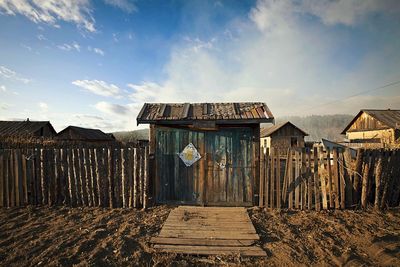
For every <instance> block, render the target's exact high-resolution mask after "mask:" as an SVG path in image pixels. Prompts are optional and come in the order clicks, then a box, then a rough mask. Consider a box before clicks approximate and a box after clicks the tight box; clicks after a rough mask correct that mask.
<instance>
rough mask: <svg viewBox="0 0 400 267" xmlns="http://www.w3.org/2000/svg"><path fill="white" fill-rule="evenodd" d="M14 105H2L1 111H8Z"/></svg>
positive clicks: (0, 105) (0, 106)
mask: <svg viewBox="0 0 400 267" xmlns="http://www.w3.org/2000/svg"><path fill="white" fill-rule="evenodd" d="M10 107H12V105H10V104H7V103H0V109H1V110H8V109H9V108H10Z"/></svg>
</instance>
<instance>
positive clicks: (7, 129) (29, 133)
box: [0, 119, 57, 139]
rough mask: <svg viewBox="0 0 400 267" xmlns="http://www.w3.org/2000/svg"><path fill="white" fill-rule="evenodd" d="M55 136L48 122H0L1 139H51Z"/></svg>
mask: <svg viewBox="0 0 400 267" xmlns="http://www.w3.org/2000/svg"><path fill="white" fill-rule="evenodd" d="M56 134H57V132H56V131H55V130H54V128H53V126H52V125H51V123H50V122H49V121H30V120H29V119H27V120H26V121H0V137H1V138H16V139H18V138H23V139H26V138H52V137H54V136H55V135H56Z"/></svg>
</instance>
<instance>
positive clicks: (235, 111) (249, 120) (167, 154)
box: [137, 103, 274, 206]
mask: <svg viewBox="0 0 400 267" xmlns="http://www.w3.org/2000/svg"><path fill="white" fill-rule="evenodd" d="M273 121H274V117H273V115H272V113H271V112H270V110H269V109H268V107H267V105H266V104H264V103H195V104H190V103H176V104H147V103H146V104H144V106H143V108H142V109H141V111H140V113H139V115H138V117H137V123H138V124H143V123H148V124H150V148H149V149H150V158H151V159H152V161H153V163H151V164H152V167H151V170H152V174H151V176H152V181H151V185H152V194H153V195H154V196H155V202H156V203H178V204H191V205H212V206H252V205H254V204H255V203H256V201H258V199H257V197H258V184H259V173H260V172H259V158H260V149H259V148H260V136H259V135H260V123H273Z"/></svg>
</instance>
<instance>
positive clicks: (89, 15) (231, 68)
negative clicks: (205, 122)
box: [0, 0, 400, 132]
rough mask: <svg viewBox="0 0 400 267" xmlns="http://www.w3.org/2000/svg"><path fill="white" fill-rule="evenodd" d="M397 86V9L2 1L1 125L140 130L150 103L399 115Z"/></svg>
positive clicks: (289, 2)
mask: <svg viewBox="0 0 400 267" xmlns="http://www.w3.org/2000/svg"><path fill="white" fill-rule="evenodd" d="M398 81H400V1H398V0H376V1H374V0H280V1H273V0H254V1H253V0H243V1H242V0H236V1H235V0H227V1H207V0H75V1H72V0H71V1H68V0H0V120H23V119H27V118H29V119H30V120H50V121H51V123H52V124H53V126H54V127H55V129H56V130H57V131H60V130H62V129H63V128H65V127H66V126H68V125H76V126H82V127H90V128H99V129H101V130H103V131H106V132H111V131H125V130H135V129H138V127H137V125H136V116H137V114H138V112H139V110H140V108H141V107H142V105H143V103H145V102H168V103H170V102H241V101H257V102H259V101H261V102H265V103H266V104H267V105H268V107H269V108H270V109H271V111H272V113H273V114H274V116H275V118H279V117H283V116H285V117H286V116H293V115H299V116H307V115H312V114H315V115H323V114H354V115H355V114H356V113H357V112H358V111H359V110H360V109H367V108H376V109H386V108H391V109H400V83H396V82H398ZM388 84H392V85H390V86H385V85H388ZM383 86H385V87H383ZM140 127H142V128H143V127H147V126H146V125H144V126H139V128H140Z"/></svg>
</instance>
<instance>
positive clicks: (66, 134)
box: [56, 126, 115, 144]
mask: <svg viewBox="0 0 400 267" xmlns="http://www.w3.org/2000/svg"><path fill="white" fill-rule="evenodd" d="M56 139H57V140H60V141H77V142H90V143H102V144H103V143H110V142H115V137H114V136H113V135H110V134H106V133H104V132H103V131H101V130H99V129H90V128H82V127H78V126H68V127H67V128H65V129H64V130H62V131H61V132H59V133H58V134H57V136H56Z"/></svg>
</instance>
